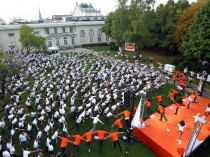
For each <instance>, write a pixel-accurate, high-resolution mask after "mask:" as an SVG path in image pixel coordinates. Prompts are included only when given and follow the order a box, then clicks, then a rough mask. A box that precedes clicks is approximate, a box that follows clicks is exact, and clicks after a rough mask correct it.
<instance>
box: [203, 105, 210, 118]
mask: <svg viewBox="0 0 210 157" xmlns="http://www.w3.org/2000/svg"><path fill="white" fill-rule="evenodd" d="M209 114H210V103H209V104H208V106H207V107H206V111H205V116H204V118H206V117H208V116H209Z"/></svg>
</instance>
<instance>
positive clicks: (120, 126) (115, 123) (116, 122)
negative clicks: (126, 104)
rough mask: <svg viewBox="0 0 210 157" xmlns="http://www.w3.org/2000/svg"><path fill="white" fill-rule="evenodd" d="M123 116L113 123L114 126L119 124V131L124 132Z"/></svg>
mask: <svg viewBox="0 0 210 157" xmlns="http://www.w3.org/2000/svg"><path fill="white" fill-rule="evenodd" d="M122 119H123V117H121V118H118V119H117V120H115V122H114V124H113V125H112V128H113V127H114V125H117V127H118V129H119V132H122V131H123V125H122V123H121V121H122Z"/></svg>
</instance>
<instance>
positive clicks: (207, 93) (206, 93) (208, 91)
mask: <svg viewBox="0 0 210 157" xmlns="http://www.w3.org/2000/svg"><path fill="white" fill-rule="evenodd" d="M64 51H65V52H66V51H74V52H84V53H89V54H93V55H96V56H99V53H98V52H95V51H91V50H89V49H85V48H75V49H71V50H64ZM60 52H62V51H60ZM99 57H102V58H104V59H107V60H114V58H113V57H108V56H99ZM169 83H171V84H172V83H173V82H172V81H170V80H169ZM186 90H187V91H197V90H198V86H197V85H195V84H191V88H186ZM203 97H206V98H208V99H210V89H205V90H204V91H203Z"/></svg>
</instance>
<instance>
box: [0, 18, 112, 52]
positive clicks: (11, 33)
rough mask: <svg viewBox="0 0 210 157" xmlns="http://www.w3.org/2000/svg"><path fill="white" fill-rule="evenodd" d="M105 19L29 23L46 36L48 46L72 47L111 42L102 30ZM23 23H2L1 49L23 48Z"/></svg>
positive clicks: (0, 33) (37, 33)
mask: <svg viewBox="0 0 210 157" xmlns="http://www.w3.org/2000/svg"><path fill="white" fill-rule="evenodd" d="M103 24H104V21H86V22H64V23H40V24H28V26H30V27H32V28H33V29H34V34H36V35H40V36H42V37H44V38H46V44H47V46H48V47H51V46H58V47H60V48H70V47H73V46H74V47H75V46H80V45H82V44H91V43H105V42H109V40H110V39H109V37H107V36H106V35H105V34H104V33H102V31H101V27H102V25H103ZM20 26H21V25H0V49H1V50H3V51H9V50H12V49H16V48H18V49H21V43H20V41H19V38H20V36H19V28H20Z"/></svg>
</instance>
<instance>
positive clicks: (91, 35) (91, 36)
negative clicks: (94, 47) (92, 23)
mask: <svg viewBox="0 0 210 157" xmlns="http://www.w3.org/2000/svg"><path fill="white" fill-rule="evenodd" d="M89 37H90V43H93V37H94V31H93V30H92V29H91V30H90V31H89Z"/></svg>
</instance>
